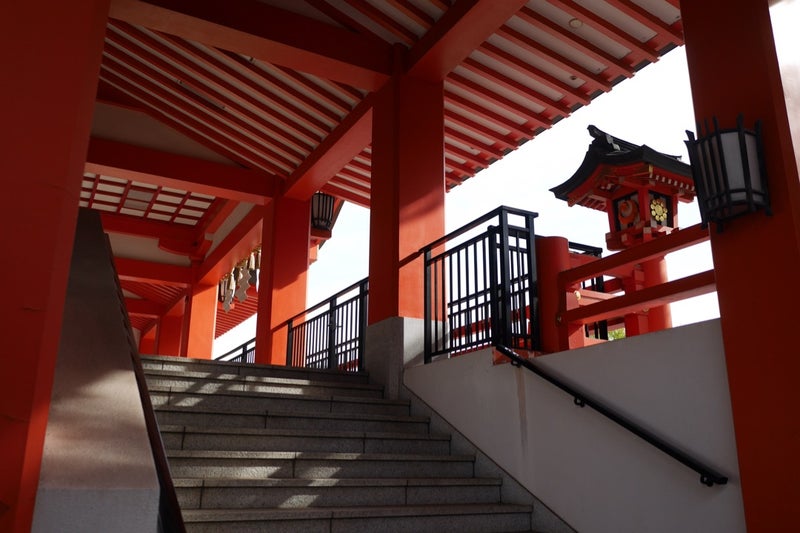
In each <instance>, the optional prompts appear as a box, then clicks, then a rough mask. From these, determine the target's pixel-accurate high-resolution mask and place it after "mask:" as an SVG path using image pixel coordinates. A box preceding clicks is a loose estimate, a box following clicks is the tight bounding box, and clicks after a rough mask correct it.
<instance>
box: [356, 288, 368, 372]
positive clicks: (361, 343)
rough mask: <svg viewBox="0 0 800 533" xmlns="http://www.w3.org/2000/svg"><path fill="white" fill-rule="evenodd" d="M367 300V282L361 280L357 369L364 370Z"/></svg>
mask: <svg viewBox="0 0 800 533" xmlns="http://www.w3.org/2000/svg"><path fill="white" fill-rule="evenodd" d="M368 302H369V282H368V281H367V280H364V281H363V282H361V288H360V291H359V317H358V331H359V333H358V371H359V372H360V371H362V370H364V347H365V345H366V339H367V304H368Z"/></svg>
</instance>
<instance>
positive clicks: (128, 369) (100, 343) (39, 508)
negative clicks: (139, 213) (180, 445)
mask: <svg viewBox="0 0 800 533" xmlns="http://www.w3.org/2000/svg"><path fill="white" fill-rule="evenodd" d="M104 239H105V236H104V235H103V232H102V227H101V226H100V220H99V214H98V213H97V212H87V211H86V210H81V215H80V218H79V221H78V229H77V233H76V242H75V249H74V252H73V258H72V266H71V269H70V277H69V285H68V288H67V299H66V304H65V309H64V324H63V327H62V334H61V341H60V346H59V352H58V360H57V362H56V372H55V378H54V382H53V393H52V399H51V404H50V414H49V419H48V423H47V433H46V436H45V442H44V453H43V458H42V469H41V474H40V477H39V489H38V492H37V495H36V507H35V511H34V519H33V531H35V532H42V533H44V532H48V533H49V532H53V533H56V532H57V533H68V532H75V533H84V532H89V531H97V532H100V531H109V532H111V531H113V532H115V533H121V532H130V533H146V532H148V531H149V532H155V531H157V520H158V497H159V486H158V479H157V477H156V473H155V466H154V464H153V456H152V453H151V451H150V445H149V442H148V439H147V429H146V426H145V422H144V415H143V412H142V405H141V401H140V398H139V392H138V389H137V386H136V380H135V377H134V374H133V368H132V364H131V358H130V347H129V345H128V342H127V337H126V335H125V330H124V329H123V323H122V313H121V311H120V306H119V299H118V298H117V296H116V286H115V284H114V278H113V274H112V271H111V269H110V266H109V262H108V256H107V252H106V251H105V249H104Z"/></svg>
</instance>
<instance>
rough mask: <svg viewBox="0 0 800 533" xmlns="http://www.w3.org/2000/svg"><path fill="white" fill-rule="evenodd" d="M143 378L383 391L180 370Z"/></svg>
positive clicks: (337, 383)
mask: <svg viewBox="0 0 800 533" xmlns="http://www.w3.org/2000/svg"><path fill="white" fill-rule="evenodd" d="M144 373H145V377H146V378H149V377H151V376H152V377H156V378H172V377H174V378H184V379H189V380H203V381H220V382H231V381H233V382H243V383H263V384H270V385H272V384H274V385H286V386H291V385H295V386H307V387H328V388H332V389H333V388H337V389H339V388H341V389H357V390H369V391H381V392H382V391H383V387H381V386H380V385H375V384H372V383H345V382H342V381H331V380H327V381H326V380H310V379H299V378H280V377H272V376H254V375H240V374H227V373H214V374H212V373H210V372H183V371H180V370H163V369H145V372H144Z"/></svg>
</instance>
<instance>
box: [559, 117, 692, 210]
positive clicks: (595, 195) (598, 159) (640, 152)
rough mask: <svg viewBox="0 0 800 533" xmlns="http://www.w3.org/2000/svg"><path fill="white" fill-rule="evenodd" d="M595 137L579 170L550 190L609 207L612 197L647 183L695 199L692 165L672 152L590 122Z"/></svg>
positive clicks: (581, 202) (601, 207)
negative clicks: (600, 127)
mask: <svg viewBox="0 0 800 533" xmlns="http://www.w3.org/2000/svg"><path fill="white" fill-rule="evenodd" d="M588 129H589V134H590V135H591V136H592V137H593V140H592V142H591V144H589V148H588V150H587V151H586V156H585V157H584V158H583V162H582V163H581V166H580V167H579V168H578V170H576V171H575V174H573V175H572V177H570V178H569V179H568V180H567V181H565V182H564V183H562V184H561V185H557V186H556V187H553V188H552V189H550V191H551V192H552V193H553V194H554V195H555V196H556V198H558V199H560V200H564V201H565V202H567V203H569V205H570V206H572V205H576V204H578V205H582V206H585V207H590V208H592V209H597V210H600V211H606V212H607V211H608V209H609V205H608V200H609V199H613V198H617V197H619V196H623V195H626V194H630V193H631V192H633V191H635V190H638V189H640V188H643V187H646V188H649V189H651V190H653V191H656V192H659V193H660V194H665V195H668V196H673V195H674V196H677V197H678V199H679V200H682V201H685V202H691V201H692V199H693V198H694V194H695V188H694V180H693V179H692V170H691V167H690V166H689V165H688V164H686V163H684V162H683V161H681V157H680V156H676V155H669V154H665V153H662V152H659V151H657V150H654V149H652V148H650V147H649V146H647V145H644V144H643V145H638V144H634V143H631V142H628V141H625V140H623V139H620V138H619V137H614V136H613V135H610V134H608V133H606V132H604V131H602V130H600V129H599V128H597V127H596V126H589V128H588Z"/></svg>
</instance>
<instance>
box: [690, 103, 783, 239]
mask: <svg viewBox="0 0 800 533" xmlns="http://www.w3.org/2000/svg"><path fill="white" fill-rule="evenodd" d="M712 120H713V125H714V129H713V130H711V129H710V128H709V127H708V122H707V121H706V124H705V130H706V134H705V136H704V137H699V138H697V139H695V137H694V134H692V132H691V131H687V132H686V135H687V136H688V137H689V140H687V141H685V143H686V147H687V148H688V150H689V160H690V161H691V163H692V175H693V176H694V182H695V187H696V188H697V201H698V204H699V206H700V216H701V218H702V221H703V225H706V226H707V225H708V223H709V222H716V224H717V230H718V231H722V227H723V224H724V222H726V221H728V220H731V219H732V218H735V217H738V216H741V215H744V214H746V213H750V212H753V211H758V210H759V209H763V210H764V212H765V213H766V214H767V215H772V211H771V209H770V200H769V191H768V189H767V173H766V169H765V166H764V149H763V145H762V141H761V122H760V121H756V123H755V128H754V129H753V130H748V129H745V128H744V125H743V118H742V115H739V117H738V118H737V120H736V128H735V129H727V130H721V129H720V128H719V124H718V123H717V119H716V117H714V118H713V119H712ZM697 129H698V135H699V134H700V131H699V130H700V125H699V124H698V128H697Z"/></svg>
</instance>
